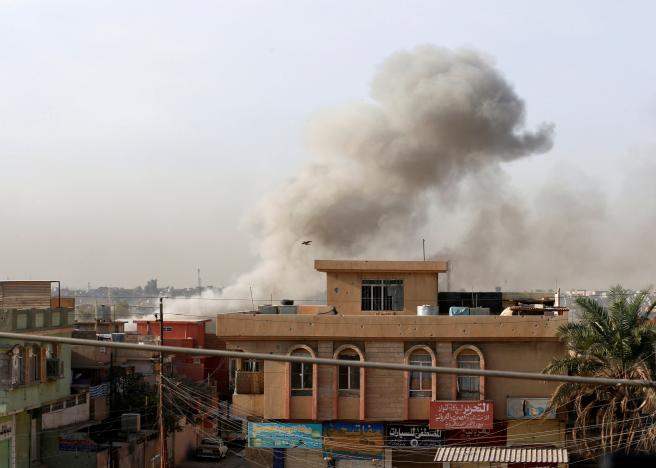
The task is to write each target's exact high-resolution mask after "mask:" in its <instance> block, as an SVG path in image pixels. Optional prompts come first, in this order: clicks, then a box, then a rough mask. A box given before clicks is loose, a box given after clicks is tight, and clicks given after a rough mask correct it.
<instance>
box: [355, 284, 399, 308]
mask: <svg viewBox="0 0 656 468" xmlns="http://www.w3.org/2000/svg"><path fill="white" fill-rule="evenodd" d="M362 310H393V311H398V310H403V280H366V279H365V280H362Z"/></svg>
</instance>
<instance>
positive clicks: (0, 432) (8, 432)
mask: <svg viewBox="0 0 656 468" xmlns="http://www.w3.org/2000/svg"><path fill="white" fill-rule="evenodd" d="M13 435H14V423H13V421H3V422H0V440H5V439H11V437H12V436H13Z"/></svg>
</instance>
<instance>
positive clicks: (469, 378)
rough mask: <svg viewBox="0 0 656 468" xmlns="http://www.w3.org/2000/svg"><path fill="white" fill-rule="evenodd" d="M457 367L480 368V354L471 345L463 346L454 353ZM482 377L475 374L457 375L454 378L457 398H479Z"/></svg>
mask: <svg viewBox="0 0 656 468" xmlns="http://www.w3.org/2000/svg"><path fill="white" fill-rule="evenodd" d="M455 358H456V366H457V367H458V368H459V369H481V368H482V365H481V364H482V362H481V360H482V359H481V354H480V352H479V351H478V350H477V349H475V348H473V347H463V348H461V349H460V350H458V351H457V352H456V354H455ZM482 379H483V378H482V377H480V376H477V375H458V376H457V378H456V399H457V400H480V399H481V394H482V389H481V385H482Z"/></svg>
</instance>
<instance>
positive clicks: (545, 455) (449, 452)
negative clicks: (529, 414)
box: [435, 446, 569, 463]
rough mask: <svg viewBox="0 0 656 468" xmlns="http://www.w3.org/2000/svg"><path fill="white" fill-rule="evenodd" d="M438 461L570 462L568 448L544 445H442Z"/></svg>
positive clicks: (437, 455) (436, 455)
mask: <svg viewBox="0 0 656 468" xmlns="http://www.w3.org/2000/svg"><path fill="white" fill-rule="evenodd" d="M435 461H436V462H492V463H568V462H569V457H568V456H567V450H566V449H559V448H542V447H457V446H453V447H440V448H438V449H437V453H436V454H435Z"/></svg>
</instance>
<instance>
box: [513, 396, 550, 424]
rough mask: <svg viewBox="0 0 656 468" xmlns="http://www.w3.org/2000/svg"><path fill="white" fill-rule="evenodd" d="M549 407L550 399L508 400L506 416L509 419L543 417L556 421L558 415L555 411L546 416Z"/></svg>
mask: <svg viewBox="0 0 656 468" xmlns="http://www.w3.org/2000/svg"><path fill="white" fill-rule="evenodd" d="M547 406H549V398H508V399H507V400H506V415H507V416H508V419H534V418H541V417H545V418H547V419H555V418H556V413H555V412H554V411H552V412H551V413H549V414H548V415H547V416H544V413H545V411H546V409H547Z"/></svg>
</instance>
